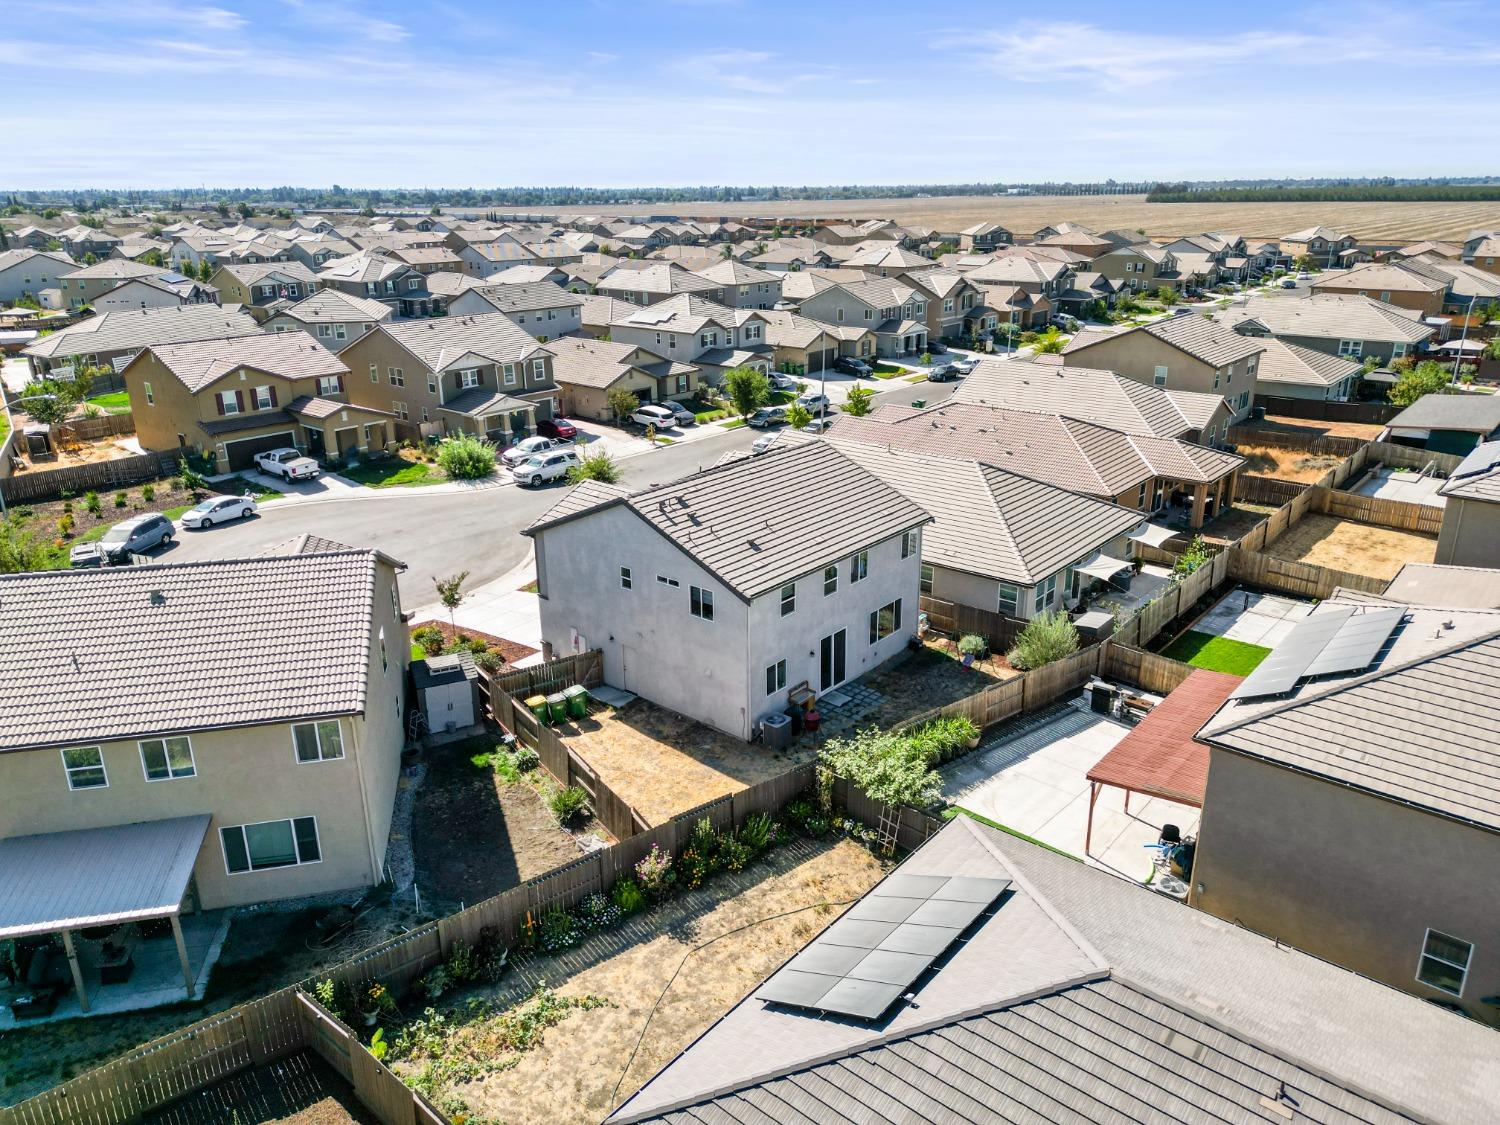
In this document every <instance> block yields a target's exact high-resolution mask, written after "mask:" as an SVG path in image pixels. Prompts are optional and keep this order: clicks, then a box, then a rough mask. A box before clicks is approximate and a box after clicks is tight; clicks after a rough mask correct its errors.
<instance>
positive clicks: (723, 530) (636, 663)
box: [525, 441, 930, 740]
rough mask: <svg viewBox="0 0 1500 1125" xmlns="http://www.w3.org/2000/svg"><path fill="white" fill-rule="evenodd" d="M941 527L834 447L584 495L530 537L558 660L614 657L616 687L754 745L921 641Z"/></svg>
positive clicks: (584, 488)
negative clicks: (929, 533) (776, 725)
mask: <svg viewBox="0 0 1500 1125" xmlns="http://www.w3.org/2000/svg"><path fill="white" fill-rule="evenodd" d="M779 445H780V443H778V446H779ZM929 518H930V517H929V516H928V514H927V512H926V511H924V510H923V509H922V508H921V507H919V506H918V505H917V504H914V503H913V502H912V501H910V500H908V499H907V498H906V497H905V496H903V495H902V494H901V493H900V492H898V491H897V490H895V489H894V488H891V487H890V486H889V485H887V484H885V483H884V482H883V481H881V480H880V478H879V477H877V476H875V475H874V474H873V473H871V472H869V471H868V470H866V469H863V468H861V467H860V466H859V465H858V464H856V463H855V462H854V461H853V460H851V459H850V458H848V457H846V456H845V455H844V454H842V453H840V452H839V451H838V450H836V449H834V448H833V447H832V446H831V445H829V444H828V443H826V442H822V441H809V442H805V443H789V444H788V445H787V446H786V447H784V448H780V447H773V449H772V450H771V451H770V452H768V453H766V454H763V455H761V456H758V457H753V458H751V457H742V458H740V459H738V460H734V461H730V462H727V463H725V464H720V465H717V466H714V467H713V468H710V469H706V470H704V471H702V472H700V473H697V474H695V475H693V476H689V477H685V478H683V479H682V480H678V481H674V482H671V483H669V484H663V485H657V486H654V487H651V488H645V489H642V490H640V491H635V492H632V491H630V490H628V489H625V488H622V487H618V486H614V485H602V484H598V483H595V482H587V483H585V484H581V485H578V486H577V487H576V488H574V489H573V490H571V491H570V492H569V493H568V494H567V495H566V496H565V497H564V498H563V499H562V500H561V501H560V502H559V503H558V504H557V505H556V506H555V507H553V508H552V509H551V510H550V511H548V512H547V513H546V514H545V515H543V516H542V517H541V518H540V519H538V520H537V521H536V522H534V523H533V524H532V525H531V526H530V527H528V528H527V529H526V531H525V534H526V535H528V536H530V537H531V539H532V541H533V543H534V545H535V548H536V563H537V584H538V595H539V597H540V600H541V611H542V639H543V646H544V651H546V652H548V653H550V654H555V655H562V654H565V653H569V652H581V651H586V650H588V649H591V648H598V649H601V650H602V651H603V653H604V680H605V682H606V683H608V684H611V685H613V686H615V687H619V688H622V689H624V690H626V691H630V692H634V693H636V694H638V695H640V696H642V697H644V698H645V699H648V700H650V701H651V702H653V703H657V704H659V705H661V706H663V707H667V708H670V709H671V710H673V711H676V712H679V713H681V714H684V715H688V716H690V717H692V718H694V719H697V720H698V721H699V722H702V723H705V724H707V725H708V726H711V727H714V728H716V729H718V730H721V731H723V732H725V733H726V734H729V735H732V736H734V737H736V738H742V739H747V740H748V739H749V738H751V737H752V735H754V734H755V733H756V731H757V730H758V729H759V724H760V721H761V720H762V719H763V718H765V717H767V716H769V715H774V714H779V713H781V712H783V711H784V710H785V709H786V708H787V705H788V693H789V692H791V691H792V690H793V689H796V688H798V687H799V686H805V687H807V688H810V689H811V690H812V691H813V692H814V693H816V694H818V695H821V694H823V693H825V692H828V691H831V690H833V689H834V688H836V687H838V686H839V685H840V684H842V683H844V682H846V681H848V680H852V679H855V678H856V677H858V676H860V675H862V674H864V673H865V672H868V671H869V670H871V669H872V668H874V667H876V666H877V665H880V664H882V663H884V662H885V661H887V660H889V659H890V658H891V657H893V656H895V655H897V654H898V653H900V652H901V651H902V650H903V649H904V648H905V647H906V645H907V643H908V640H909V639H910V638H911V637H913V636H915V634H916V627H917V601H918V598H919V589H918V584H919V582H920V574H919V568H920V566H921V554H922V527H923V525H924V524H926V523H927V522H928V520H929Z"/></svg>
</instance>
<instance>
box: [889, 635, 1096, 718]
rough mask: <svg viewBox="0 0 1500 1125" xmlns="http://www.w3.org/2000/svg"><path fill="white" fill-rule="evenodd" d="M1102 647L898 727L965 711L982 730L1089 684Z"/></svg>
mask: <svg viewBox="0 0 1500 1125" xmlns="http://www.w3.org/2000/svg"><path fill="white" fill-rule="evenodd" d="M1102 649H1103V645H1098V644H1095V645H1090V646H1089V647H1088V648H1082V649H1079V650H1078V651H1077V652H1075V653H1074V654H1073V655H1072V656H1066V657H1064V658H1063V659H1061V660H1057V661H1054V662H1053V663H1051V664H1046V665H1043V666H1042V667H1041V668H1034V669H1032V670H1031V671H1030V672H1023V673H1021V674H1020V675H1019V676H1014V677H1012V678H1011V679H1008V680H1005V681H1003V682H1001V683H998V684H995V685H994V686H992V687H987V688H985V689H984V690H983V691H977V692H975V693H974V694H973V695H968V696H965V697H964V698H963V699H956V700H954V701H953V702H952V703H948V704H944V705H943V706H942V707H934V708H932V710H930V711H923V712H922V713H921V714H920V715H916V716H913V717H912V718H910V719H907V720H906V721H905V722H903V723H901V724H900V726H899V727H898V728H897V729H899V730H910V729H912V728H913V727H918V726H921V725H922V724H923V723H928V722H931V721H932V720H933V719H939V718H950V717H952V716H954V715H964V716H966V717H967V718H968V719H969V720H971V721H972V722H973V723H974V725H975V726H977V727H979V728H980V729H981V730H982V729H984V728H985V727H988V726H992V725H993V724H995V723H999V722H1003V721H1004V720H1006V719H1009V718H1011V717H1012V716H1014V715H1022V714H1026V713H1028V712H1031V711H1037V710H1040V709H1041V708H1043V707H1045V706H1047V705H1048V704H1050V703H1054V702H1056V701H1057V700H1058V699H1060V698H1061V697H1062V696H1064V695H1068V694H1070V693H1071V692H1074V691H1077V690H1078V688H1080V687H1082V686H1083V685H1084V684H1086V683H1087V682H1088V680H1089V677H1090V676H1092V675H1094V674H1095V673H1096V672H1097V671H1098V669H1099V661H1100V659H1101V657H1102Z"/></svg>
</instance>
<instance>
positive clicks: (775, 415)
mask: <svg viewBox="0 0 1500 1125" xmlns="http://www.w3.org/2000/svg"><path fill="white" fill-rule="evenodd" d="M785 421H786V408H785V407H781V406H762V407H761V408H760V409H759V410H757V411H756V412H755V413H754V414H752V415H750V417H749V418H747V419H745V425H747V426H753V427H754V428H755V429H757V430H769V429H770V428H771V427H772V426H779V425H781V424H782V423H783V422H785Z"/></svg>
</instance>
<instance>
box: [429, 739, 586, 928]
mask: <svg viewBox="0 0 1500 1125" xmlns="http://www.w3.org/2000/svg"><path fill="white" fill-rule="evenodd" d="M497 742H498V739H496V738H494V737H483V736H482V737H479V738H472V739H466V740H465V741H463V742H455V743H451V744H449V745H447V746H439V747H436V748H434V749H432V750H430V751H428V752H427V758H426V760H427V776H426V777H425V778H424V779H423V781H422V788H421V789H420V790H419V791H418V793H417V803H416V808H415V811H414V813H413V816H412V848H413V850H414V852H415V854H416V860H417V886H418V887H420V888H421V891H422V899H423V905H424V906H425V907H427V908H428V909H429V910H431V911H434V912H437V913H446V912H450V911H456V910H457V909H458V907H459V903H467V904H468V905H470V906H472V905H473V904H474V903H476V902H479V901H481V900H483V899H486V898H490V897H491V896H493V895H497V894H500V893H501V892H502V891H507V890H509V889H510V888H511V887H514V886H515V885H516V884H518V883H524V882H525V881H526V880H527V879H531V878H534V877H535V876H537V875H542V874H545V873H546V872H548V871H551V870H552V869H553V868H555V867H561V866H562V865H563V864H565V863H572V862H573V861H574V860H575V859H577V858H578V857H579V856H581V855H582V854H583V852H582V851H581V850H580V849H579V847H578V845H577V844H576V843H574V840H573V837H572V836H570V835H568V833H566V832H564V831H563V830H562V829H561V828H559V827H558V826H557V823H556V821H554V820H553V818H552V813H551V812H550V811H548V809H547V806H546V804H545V803H544V800H543V797H542V794H541V792H539V791H538V787H539V786H541V787H546V786H548V785H551V784H554V783H553V782H552V781H551V778H550V777H549V776H548V775H547V774H546V772H545V771H544V770H541V769H540V768H538V769H535V770H532V771H531V772H530V773H529V774H517V773H516V771H515V770H514V769H511V768H507V767H508V761H506V760H504V759H503V752H502V761H501V762H500V764H499V765H498V766H497V765H496V764H495V759H494V750H495V747H496V744H497ZM581 832H582V833H584V834H587V833H589V832H595V833H598V834H599V835H600V836H601V837H602V838H604V839H608V838H609V837H608V836H607V834H606V833H605V832H604V830H603V829H602V828H600V826H599V825H598V824H596V823H590V824H587V825H585V826H584V827H583V828H582V829H581Z"/></svg>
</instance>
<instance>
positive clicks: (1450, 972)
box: [1417, 929, 1474, 996]
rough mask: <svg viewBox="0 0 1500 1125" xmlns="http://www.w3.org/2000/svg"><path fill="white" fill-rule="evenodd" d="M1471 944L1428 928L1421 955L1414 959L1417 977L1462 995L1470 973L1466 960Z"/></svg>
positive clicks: (1471, 954)
mask: <svg viewBox="0 0 1500 1125" xmlns="http://www.w3.org/2000/svg"><path fill="white" fill-rule="evenodd" d="M1473 956H1474V946H1473V945H1471V944H1470V943H1469V942H1466V941H1461V940H1459V939H1458V938H1452V937H1448V936H1447V935H1446V934H1440V933H1438V932H1437V931H1436V930H1431V929H1429V930H1428V931H1427V937H1426V938H1425V939H1424V940H1423V941H1422V956H1421V958H1420V959H1419V960H1418V962H1417V979H1418V980H1419V981H1421V982H1422V983H1423V984H1427V985H1431V986H1432V987H1433V988H1436V989H1439V990H1441V991H1443V992H1447V993H1449V994H1450V995H1453V996H1462V995H1463V992H1464V980H1465V978H1466V977H1468V975H1469V959H1470V958H1471V957H1473Z"/></svg>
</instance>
